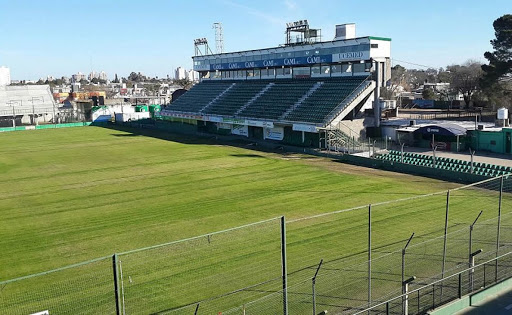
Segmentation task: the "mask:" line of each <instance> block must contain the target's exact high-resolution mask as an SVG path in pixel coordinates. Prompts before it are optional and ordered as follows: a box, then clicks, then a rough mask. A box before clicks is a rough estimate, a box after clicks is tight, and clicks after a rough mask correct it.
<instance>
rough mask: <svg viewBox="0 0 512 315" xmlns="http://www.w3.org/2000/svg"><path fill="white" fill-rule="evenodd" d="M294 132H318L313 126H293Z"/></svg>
mask: <svg viewBox="0 0 512 315" xmlns="http://www.w3.org/2000/svg"><path fill="white" fill-rule="evenodd" d="M292 130H294V131H305V132H316V127H315V126H311V125H303V124H293V126H292Z"/></svg>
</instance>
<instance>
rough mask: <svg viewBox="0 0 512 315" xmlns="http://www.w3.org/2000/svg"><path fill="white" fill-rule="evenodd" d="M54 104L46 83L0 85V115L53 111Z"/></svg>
mask: <svg viewBox="0 0 512 315" xmlns="http://www.w3.org/2000/svg"><path fill="white" fill-rule="evenodd" d="M55 106H56V104H55V101H54V99H53V95H52V92H51V91H50V86H48V85H23V86H15V85H13V86H0V116H11V115H12V111H13V109H14V110H15V112H16V114H29V113H32V112H34V111H35V113H38V114H43V113H49V112H53V110H54V108H55Z"/></svg>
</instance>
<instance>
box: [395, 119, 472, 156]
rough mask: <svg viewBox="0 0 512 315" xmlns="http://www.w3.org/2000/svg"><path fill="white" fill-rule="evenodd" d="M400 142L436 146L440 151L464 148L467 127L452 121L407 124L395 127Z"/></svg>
mask: <svg viewBox="0 0 512 315" xmlns="http://www.w3.org/2000/svg"><path fill="white" fill-rule="evenodd" d="M397 133H398V135H397V136H398V139H399V141H400V142H402V143H405V144H407V145H409V146H414V147H420V148H433V147H434V146H436V147H437V149H438V150H441V151H454V152H459V151H463V150H466V147H467V144H468V137H467V135H468V133H467V129H466V128H464V127H462V126H459V125H457V124H453V123H439V124H428V125H417V126H408V127H405V128H399V129H397Z"/></svg>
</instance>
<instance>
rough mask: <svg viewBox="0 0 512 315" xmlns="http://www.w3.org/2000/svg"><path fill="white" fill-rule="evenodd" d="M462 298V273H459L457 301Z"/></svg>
mask: <svg viewBox="0 0 512 315" xmlns="http://www.w3.org/2000/svg"><path fill="white" fill-rule="evenodd" d="M461 297H462V273H459V299H460V298H461Z"/></svg>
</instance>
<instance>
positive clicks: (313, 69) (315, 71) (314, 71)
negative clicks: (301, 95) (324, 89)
mask: <svg viewBox="0 0 512 315" xmlns="http://www.w3.org/2000/svg"><path fill="white" fill-rule="evenodd" d="M311 74H320V66H313V67H311Z"/></svg>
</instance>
